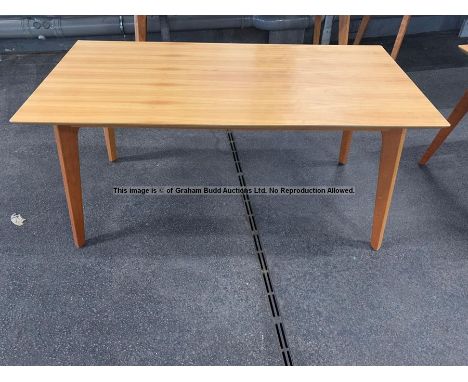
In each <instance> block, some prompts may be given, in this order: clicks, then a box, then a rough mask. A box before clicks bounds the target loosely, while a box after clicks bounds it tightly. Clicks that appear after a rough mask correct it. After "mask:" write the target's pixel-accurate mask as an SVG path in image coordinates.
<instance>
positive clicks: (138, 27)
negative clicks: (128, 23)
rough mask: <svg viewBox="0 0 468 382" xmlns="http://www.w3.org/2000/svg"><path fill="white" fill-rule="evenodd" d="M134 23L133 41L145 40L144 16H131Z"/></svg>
mask: <svg viewBox="0 0 468 382" xmlns="http://www.w3.org/2000/svg"><path fill="white" fill-rule="evenodd" d="M133 20H134V24H135V41H146V33H147V27H146V16H133Z"/></svg>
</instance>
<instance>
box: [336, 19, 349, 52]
mask: <svg viewBox="0 0 468 382" xmlns="http://www.w3.org/2000/svg"><path fill="white" fill-rule="evenodd" d="M350 21H351V16H339V18H338V44H339V45H348V38H349V24H350Z"/></svg>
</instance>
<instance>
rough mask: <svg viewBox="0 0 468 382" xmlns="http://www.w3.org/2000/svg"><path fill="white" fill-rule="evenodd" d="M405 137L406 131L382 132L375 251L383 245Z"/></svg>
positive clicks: (375, 221) (375, 210)
mask: <svg viewBox="0 0 468 382" xmlns="http://www.w3.org/2000/svg"><path fill="white" fill-rule="evenodd" d="M405 135H406V129H397V130H387V131H382V147H381V149H380V165H379V178H378V181H377V192H376V195H375V207H374V221H373V224H372V234H371V247H372V248H373V249H375V250H378V249H379V248H380V246H381V245H382V241H383V237H384V232H385V225H386V224H387V217H388V211H389V210H390V204H391V202H392V195H393V188H394V187H395V181H396V177H397V172H398V165H399V164H400V157H401V151H402V149H403V143H404V141H405Z"/></svg>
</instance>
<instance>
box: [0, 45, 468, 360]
mask: <svg viewBox="0 0 468 382" xmlns="http://www.w3.org/2000/svg"><path fill="white" fill-rule="evenodd" d="M405 54H407V52H406V53H405ZM60 58H61V54H56V53H55V54H28V55H23V56H17V55H16V56H15V55H9V56H2V57H1V61H0V70H1V71H0V73H1V77H0V92H1V93H0V121H1V128H0V163H1V166H0V211H1V214H0V215H1V219H0V364H3V365H60V364H62V365H68V364H73V365H136V364H153V365H166V364H167V365H190V364H195V365H205V364H206V365H216V364H219V365H281V364H283V358H282V352H281V349H280V346H279V342H278V338H277V333H276V330H275V320H274V319H273V317H272V315H271V311H270V306H269V303H268V298H267V294H266V291H265V286H264V282H263V279H262V274H261V272H260V267H259V264H258V260H257V257H256V254H255V247H254V244H253V241H252V235H251V231H250V228H249V225H248V222H247V218H246V213H245V209H244V205H243V202H242V199H241V198H240V197H238V196H222V197H221V196H216V197H195V196H187V197H182V196H179V197H130V196H115V195H113V194H112V188H113V187H114V186H125V185H237V184H238V178H237V174H236V169H235V166H234V162H233V159H232V155H231V149H230V146H229V142H228V140H227V138H226V133H225V132H222V131H216V132H207V131H170V130H153V129H148V130H143V129H135V130H132V131H129V130H118V132H117V141H118V155H119V158H120V159H119V161H118V162H116V163H113V164H109V163H108V162H107V158H106V153H105V148H104V140H103V136H102V131H101V130H100V129H83V130H82V131H81V133H80V139H81V141H80V145H81V146H80V150H81V168H82V181H83V193H84V208H85V216H86V231H87V232H86V234H87V237H88V245H87V246H86V247H84V248H83V249H81V250H78V249H75V248H74V246H73V243H72V238H71V233H70V228H69V222H68V214H67V210H66V204H65V197H64V194H63V189H62V183H61V182H62V181H61V176H60V171H59V165H58V161H57V154H56V150H55V144H54V140H53V133H52V129H51V128H50V127H39V126H13V125H11V124H9V123H8V119H9V118H10V117H11V115H12V114H13V113H14V112H15V111H16V109H17V108H18V107H19V106H20V105H21V104H22V102H24V100H25V99H26V98H27V97H28V95H29V94H30V93H31V92H32V90H34V88H35V87H36V86H37V85H38V83H39V82H40V81H41V80H42V79H43V78H44V76H45V75H46V74H47V73H48V72H49V71H50V70H51V68H52V67H53V66H54V65H55V64H56V63H57V62H58V61H59V60H60ZM413 60H414V58H413ZM409 75H410V76H411V77H412V78H413V80H414V81H415V82H416V83H417V84H418V85H419V86H420V87H421V89H422V90H423V91H424V93H425V94H426V95H427V96H428V97H429V98H430V99H431V100H432V102H433V103H434V104H435V105H436V106H437V107H438V108H439V109H440V110H441V111H442V112H443V113H444V114H448V113H449V112H450V110H451V108H452V107H453V105H454V104H455V103H456V101H457V99H458V98H459V96H461V94H462V93H463V91H464V89H465V88H466V87H467V86H468V81H467V78H468V63H467V64H466V65H465V66H464V67H463V66H462V67H461V66H460V62H459V60H458V58H457V67H454V68H443V69H434V70H431V69H428V70H421V71H417V72H410V73H409ZM467 124H468V120H465V121H464V122H463V123H462V124H461V125H460V126H459V128H457V130H456V131H455V132H454V133H453V134H452V135H451V136H450V138H449V139H448V141H447V142H446V144H445V145H444V146H443V147H442V148H441V150H440V152H439V153H437V154H436V155H435V156H434V158H432V160H431V162H430V163H429V165H428V166H427V167H426V168H424V169H423V168H420V167H419V166H418V165H417V160H418V158H419V157H420V155H421V154H422V153H423V151H424V150H425V148H426V147H427V145H428V144H429V143H430V141H431V140H432V138H433V136H434V134H435V132H434V131H416V132H410V133H409V134H408V137H407V140H406V144H405V149H404V153H403V157H402V162H401V166H400V171H399V176H398V181H397V186H396V190H395V195H394V199H393V205H392V209H391V212H390V218H389V222H388V226H387V230H386V237H385V241H384V244H383V246H382V249H381V250H380V251H379V252H373V251H371V250H370V249H369V245H368V240H369V234H370V227H371V217H372V209H373V202H374V195H375V182H376V175H377V166H378V153H379V136H378V134H376V133H357V134H355V135H354V141H353V145H352V150H351V154H350V160H349V164H348V165H346V166H337V164H336V159H337V155H338V149H339V139H340V134H339V133H316V132H313V133H307V132H292V133H283V132H268V133H259V132H242V133H240V132H234V137H235V140H236V144H237V149H238V152H239V155H240V159H241V162H242V166H243V170H244V176H245V179H246V181H247V184H249V185H311V184H312V185H352V186H355V187H356V190H357V193H356V195H355V196H353V197H274V196H262V197H261V196H253V197H252V198H251V202H252V206H253V209H254V213H255V218H256V222H257V225H258V229H259V235H260V237H261V240H262V243H263V248H264V251H265V255H266V259H267V262H268V267H269V272H270V276H271V279H272V284H273V287H274V291H275V295H276V298H277V300H278V303H279V309H280V313H281V320H282V323H283V325H284V329H285V332H286V337H287V341H288V345H289V349H290V352H291V355H292V359H293V362H294V364H297V365H352V364H359V365H403V364H416V365H423V364H437V365H439V364H440V365H448V364H458V365H466V364H467V363H468V351H467V350H468V282H467V281H468V196H467V194H466V192H465V190H466V188H467V187H468V171H467V170H466V169H467V168H468V167H467V164H468V130H467V127H468V126H467ZM12 213H21V214H22V215H23V216H24V217H25V218H26V219H27V221H26V222H25V225H24V226H22V227H16V226H14V225H13V224H12V223H11V222H10V215H11V214H12Z"/></svg>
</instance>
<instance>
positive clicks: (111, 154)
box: [103, 127, 117, 162]
mask: <svg viewBox="0 0 468 382" xmlns="http://www.w3.org/2000/svg"><path fill="white" fill-rule="evenodd" d="M103 130H104V139H105V140H106V148H107V157H108V158H109V161H110V162H113V161H115V160H116V159H117V150H116V147H115V130H114V129H112V128H111V127H104V128H103Z"/></svg>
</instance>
